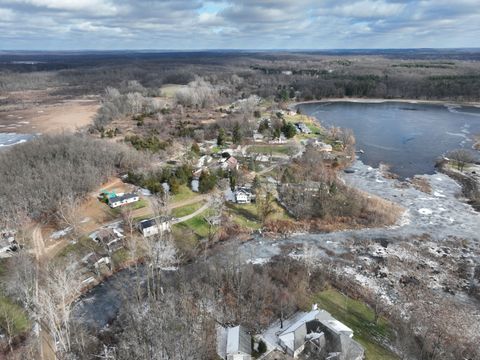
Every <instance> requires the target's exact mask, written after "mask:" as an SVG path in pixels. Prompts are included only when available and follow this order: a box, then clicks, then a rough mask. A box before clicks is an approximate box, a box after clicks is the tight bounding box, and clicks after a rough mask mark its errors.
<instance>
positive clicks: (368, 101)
mask: <svg viewBox="0 0 480 360" xmlns="http://www.w3.org/2000/svg"><path fill="white" fill-rule="evenodd" d="M337 102H349V103H360V104H362V103H364V104H382V103H386V102H394V103H395V102H396V103H404V104H432V105H456V106H472V107H478V108H480V102H479V101H454V100H418V99H385V98H352V97H345V98H326V99H320V100H307V101H297V102H292V103H290V104H288V106H287V107H288V108H289V109H290V110H293V109H294V108H295V107H297V106H299V105H305V104H321V103H337Z"/></svg>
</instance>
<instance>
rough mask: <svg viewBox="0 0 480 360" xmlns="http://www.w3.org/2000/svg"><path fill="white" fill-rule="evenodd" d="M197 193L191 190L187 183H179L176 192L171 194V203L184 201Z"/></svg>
mask: <svg viewBox="0 0 480 360" xmlns="http://www.w3.org/2000/svg"><path fill="white" fill-rule="evenodd" d="M197 195H198V193H195V192H193V191H192V190H191V189H190V188H189V187H188V186H187V185H181V186H180V187H179V191H178V194H175V195H173V196H172V203H175V202H177V201H184V200H187V199H190V198H192V197H194V196H197Z"/></svg>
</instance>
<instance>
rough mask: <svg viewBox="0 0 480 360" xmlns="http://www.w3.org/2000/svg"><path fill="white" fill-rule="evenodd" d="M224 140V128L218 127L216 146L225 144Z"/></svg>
mask: <svg viewBox="0 0 480 360" xmlns="http://www.w3.org/2000/svg"><path fill="white" fill-rule="evenodd" d="M225 140H226V135H225V130H223V129H222V128H220V129H219V130H218V136H217V145H218V146H223V145H225Z"/></svg>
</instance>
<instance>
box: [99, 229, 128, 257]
mask: <svg viewBox="0 0 480 360" xmlns="http://www.w3.org/2000/svg"><path fill="white" fill-rule="evenodd" d="M93 240H94V241H96V242H98V243H99V244H100V245H102V246H103V247H104V248H105V249H106V250H107V251H109V252H115V251H117V250H120V249H121V248H123V246H124V243H123V234H122V233H121V232H120V231H118V230H117V229H111V228H104V229H101V230H100V231H98V232H97V233H96V234H95V237H94V239H93Z"/></svg>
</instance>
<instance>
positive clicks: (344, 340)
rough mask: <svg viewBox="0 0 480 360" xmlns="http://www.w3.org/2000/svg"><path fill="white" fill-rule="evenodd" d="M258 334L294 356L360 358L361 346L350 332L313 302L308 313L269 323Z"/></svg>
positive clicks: (342, 359)
mask: <svg viewBox="0 0 480 360" xmlns="http://www.w3.org/2000/svg"><path fill="white" fill-rule="evenodd" d="M261 337H262V338H263V339H264V340H265V341H266V342H267V343H268V344H269V345H270V347H271V348H277V349H278V350H282V351H283V352H284V353H285V354H287V355H288V356H290V357H291V358H293V359H295V358H297V357H298V356H299V355H300V354H302V353H303V352H306V351H308V352H309V353H310V354H312V353H314V354H316V355H317V357H316V358H319V359H329V360H362V359H363V358H364V349H363V347H362V346H361V345H360V344H359V343H357V342H356V341H355V340H353V331H352V330H351V329H350V328H349V327H348V326H346V325H344V324H343V323H341V322H340V321H338V320H336V319H335V318H333V317H332V315H330V313H328V312H327V311H325V310H321V309H318V308H317V306H316V305H314V307H313V308H312V311H310V312H298V313H296V314H295V315H294V316H292V317H291V318H289V319H286V320H284V321H283V322H282V321H280V322H276V323H274V324H272V325H271V326H270V327H269V328H268V329H267V330H266V331H265V332H264V333H263V334H262V335H261Z"/></svg>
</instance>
